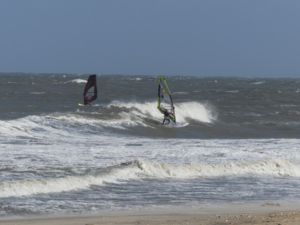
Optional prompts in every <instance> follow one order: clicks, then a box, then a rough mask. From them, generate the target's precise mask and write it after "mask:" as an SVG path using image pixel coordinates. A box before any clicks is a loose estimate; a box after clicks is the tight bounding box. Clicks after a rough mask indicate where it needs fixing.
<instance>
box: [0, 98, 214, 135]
mask: <svg viewBox="0 0 300 225" xmlns="http://www.w3.org/2000/svg"><path fill="white" fill-rule="evenodd" d="M89 109H90V108H89ZM83 110H85V109H83ZM175 110H176V117H177V122H178V123H177V126H178V127H183V126H188V125H189V122H191V121H196V122H200V123H213V122H214V121H215V120H217V114H216V112H215V110H213V108H212V106H209V105H205V104H201V103H198V102H184V103H178V104H176V105H175ZM162 118H163V116H162V114H161V113H160V112H159V111H158V110H157V108H156V103H155V102H145V103H138V102H120V101H114V102H112V103H110V104H108V105H99V106H95V107H93V108H92V112H91V111H81V110H79V111H78V112H70V113H52V114H48V115H32V116H27V117H24V118H19V119H14V120H9V121H3V120H0V134H1V135H2V136H9V137H16V136H24V137H35V138H37V137H40V136H41V135H42V136H43V135H44V134H49V133H51V135H56V136H58V137H59V136H64V135H69V134H70V133H74V132H75V133H78V132H81V133H85V132H89V131H91V130H93V131H94V130H95V129H100V130H102V131H103V128H115V129H120V130H124V129H127V128H131V127H136V126H142V127H152V128H154V127H157V124H160V122H161V120H162ZM149 120H150V122H149ZM151 121H152V122H151ZM159 127H161V126H159ZM79 128H80V129H79Z"/></svg>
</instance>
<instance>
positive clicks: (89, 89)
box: [83, 74, 98, 105]
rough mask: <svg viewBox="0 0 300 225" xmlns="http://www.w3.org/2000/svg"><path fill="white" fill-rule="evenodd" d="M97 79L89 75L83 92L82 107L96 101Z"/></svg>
mask: <svg viewBox="0 0 300 225" xmlns="http://www.w3.org/2000/svg"><path fill="white" fill-rule="evenodd" d="M97 94H98V91H97V78H96V75H95V74H93V75H90V76H89V78H88V80H87V83H86V85H85V87H84V90H83V105H88V104H91V102H93V101H95V100H96V99H97Z"/></svg>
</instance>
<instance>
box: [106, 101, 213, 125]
mask: <svg viewBox="0 0 300 225" xmlns="http://www.w3.org/2000/svg"><path fill="white" fill-rule="evenodd" d="M112 106H113V107H120V108H126V109H131V110H132V111H131V113H133V114H136V115H140V116H143V117H146V116H147V117H150V118H155V119H158V120H161V118H162V114H161V113H160V112H159V111H158V110H157V107H156V102H145V103H139V102H121V101H113V102H112V103H110V104H109V105H108V107H112ZM212 108H213V107H212V106H209V105H205V104H201V103H199V102H183V103H177V104H175V112H176V119H177V121H178V122H180V123H185V122H187V121H188V120H194V121H198V122H202V123H212V122H214V121H215V120H216V119H217V114H216V112H215V110H213V109H212Z"/></svg>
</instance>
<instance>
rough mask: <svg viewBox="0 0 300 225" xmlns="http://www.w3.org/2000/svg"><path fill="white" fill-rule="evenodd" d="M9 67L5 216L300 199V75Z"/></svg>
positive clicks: (1, 134)
mask: <svg viewBox="0 0 300 225" xmlns="http://www.w3.org/2000/svg"><path fill="white" fill-rule="evenodd" d="M87 77H88V75H76V74H14V73H11V74H1V75H0V102H1V106H0V156H1V157H0V216H1V217H11V216H27V215H60V214H63V215H65V214H72V215H73V214H93V213H98V212H101V211H103V210H109V211H114V210H128V209H141V208H145V207H147V208H169V207H177V206H182V207H196V208H197V207H206V206H209V205H218V204H229V203H230V204H234V203H237V204H239V203H249V204H250V203H256V202H258V203H261V204H273V203H274V204H275V203H276V204H277V203H281V202H298V203H299V202H300V180H299V177H300V153H299V146H300V139H299V138H300V79H279V78H277V79H271V78H268V79H267V78H220V77H215V78H197V77H188V76H172V77H167V80H168V84H169V87H170V89H171V91H172V93H173V100H174V103H175V112H176V116H177V124H176V126H162V125H161V122H162V120H163V116H162V114H161V113H160V112H159V111H158V110H157V108H156V106H157V102H156V101H157V84H156V82H155V77H151V76H119V75H110V76H108V75H98V76H97V84H98V99H97V100H96V101H95V102H94V104H93V105H91V106H85V107H82V106H79V105H78V103H82V101H83V97H82V93H83V88H84V85H85V81H86V79H87Z"/></svg>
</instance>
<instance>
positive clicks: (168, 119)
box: [157, 107, 176, 125]
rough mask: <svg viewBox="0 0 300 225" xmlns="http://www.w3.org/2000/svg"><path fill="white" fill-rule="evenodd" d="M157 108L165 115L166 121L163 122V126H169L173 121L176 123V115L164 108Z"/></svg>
mask: <svg viewBox="0 0 300 225" xmlns="http://www.w3.org/2000/svg"><path fill="white" fill-rule="evenodd" d="M157 108H158V110H159V111H160V112H161V113H162V114H164V120H163V122H162V124H163V125H168V124H169V123H170V122H171V121H173V122H174V123H176V120H175V115H174V114H173V113H172V112H169V111H168V110H167V109H165V108H163V107H157Z"/></svg>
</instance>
